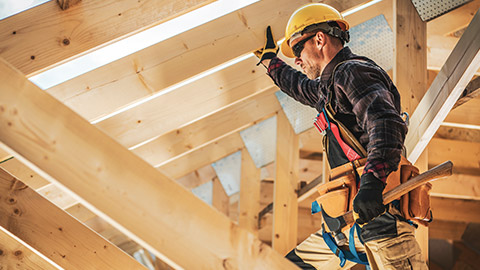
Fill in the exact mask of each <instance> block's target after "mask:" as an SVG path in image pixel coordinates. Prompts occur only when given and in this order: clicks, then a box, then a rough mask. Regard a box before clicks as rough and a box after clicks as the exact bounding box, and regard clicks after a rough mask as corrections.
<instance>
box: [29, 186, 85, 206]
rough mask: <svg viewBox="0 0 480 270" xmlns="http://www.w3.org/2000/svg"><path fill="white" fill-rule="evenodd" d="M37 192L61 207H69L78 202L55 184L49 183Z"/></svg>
mask: <svg viewBox="0 0 480 270" xmlns="http://www.w3.org/2000/svg"><path fill="white" fill-rule="evenodd" d="M36 192H37V193H38V194H40V195H42V196H43V197H45V198H46V199H47V200H49V201H50V202H52V203H53V204H55V205H56V206H57V207H59V208H60V209H67V208H69V207H71V206H73V205H75V204H77V203H78V201H77V199H75V198H74V197H72V196H71V195H70V194H68V193H67V192H65V191H64V190H62V189H61V188H59V187H58V186H56V185H54V184H48V185H46V186H43V187H41V188H39V189H37V190H36Z"/></svg>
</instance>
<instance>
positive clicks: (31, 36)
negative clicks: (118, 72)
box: [0, 0, 214, 76]
mask: <svg viewBox="0 0 480 270" xmlns="http://www.w3.org/2000/svg"><path fill="white" fill-rule="evenodd" d="M213 1H214V0H187V1H185V0H181V1H171V0H162V1H158V0H144V1H130V0H106V1H95V0H83V1H81V2H80V3H79V4H77V5H75V6H73V7H71V8H69V9H68V10H66V11H63V10H61V9H60V8H59V7H58V4H57V3H56V1H48V2H46V3H44V4H42V5H39V6H36V7H34V8H32V9H29V10H26V11H24V12H21V13H19V14H17V15H14V16H11V17H9V18H6V19H4V20H2V21H1V22H0V29H2V31H1V32H0V52H1V53H0V56H1V57H3V58H4V59H6V60H7V61H8V62H9V63H11V64H12V65H13V66H15V67H16V68H18V69H20V71H22V72H23V73H24V74H26V75H27V76H30V75H33V74H35V73H38V72H41V71H42V70H45V69H47V68H50V67H52V66H54V65H57V64H59V63H62V62H64V61H68V60H70V59H72V58H74V57H75V56H78V55H79V54H82V53H85V52H88V51H91V50H93V49H95V48H98V47H101V46H105V45H106V44H108V43H111V42H113V41H116V40H119V39H121V38H124V37H126V36H129V35H132V34H135V33H138V32H140V31H142V30H145V29H146V28H149V27H152V26H154V25H157V24H160V23H162V22H165V21H167V20H170V19H172V18H174V17H176V16H179V15H181V14H183V13H185V12H188V11H191V10H193V9H195V8H198V7H201V6H203V5H205V4H208V3H211V2H213Z"/></svg>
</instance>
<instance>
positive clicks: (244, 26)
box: [47, 0, 366, 135]
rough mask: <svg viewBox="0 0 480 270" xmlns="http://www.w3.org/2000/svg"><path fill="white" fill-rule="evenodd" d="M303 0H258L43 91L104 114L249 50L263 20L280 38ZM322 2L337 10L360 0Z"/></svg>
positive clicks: (259, 41) (260, 38)
mask: <svg viewBox="0 0 480 270" xmlns="http://www.w3.org/2000/svg"><path fill="white" fill-rule="evenodd" d="M309 2H311V1H308V0H299V1H290V0H266V1H258V2H256V3H253V4H251V5H249V6H247V7H244V8H242V9H240V10H237V11H235V12H232V13H229V14H227V15H225V16H223V17H220V18H218V19H216V20H213V21H211V22H208V23H206V24H203V25H201V26H198V27H196V28H194V29H192V30H189V31H186V32H184V33H182V34H180V35H177V36H174V37H172V38H170V39H168V40H165V41H162V42H159V43H157V44H155V45H152V46H150V47H148V48H146V49H144V50H141V51H139V52H137V53H134V54H131V55H129V56H127V57H124V58H122V59H120V60H117V61H115V62H112V63H110V64H108V65H105V66H102V67H100V68H98V69H96V70H94V71H91V72H88V73H86V74H83V75H81V76H78V77H76V78H74V79H72V80H70V81H68V82H65V83H62V84H60V85H58V86H55V87H53V88H51V89H49V90H47V91H48V92H49V93H50V94H52V95H53V96H55V97H56V98H57V99H59V100H61V101H63V102H64V103H65V104H67V105H68V106H70V107H71V108H72V109H74V110H75V111H76V112H78V113H79V114H81V115H82V116H84V117H85V118H87V119H89V120H92V119H94V118H97V117H100V116H102V115H107V114H110V113H112V112H114V111H116V110H117V109H119V108H122V107H124V106H126V105H127V104H130V103H131V102H132V101H134V100H140V99H142V98H146V97H149V96H150V95H152V94H153V92H158V91H162V90H163V89H165V88H167V87H170V86H172V85H174V84H177V83H179V82H182V81H184V80H186V79H188V78H190V77H192V76H195V75H197V74H199V73H201V72H204V71H206V70H209V69H211V68H213V67H216V66H218V65H221V64H223V63H225V62H227V61H230V60H232V59H234V58H236V57H238V56H241V55H244V54H247V53H251V52H252V51H253V50H255V49H257V48H259V47H261V46H263V44H264V39H265V38H264V36H265V27H266V25H271V26H272V30H273V32H274V35H275V37H276V38H281V37H282V36H283V35H284V33H285V32H284V29H285V25H286V23H287V21H288V18H289V16H290V14H291V13H292V12H293V11H294V10H295V9H297V8H298V7H299V6H301V5H302V4H306V3H309ZM325 2H326V3H327V4H332V5H333V6H334V7H335V8H338V10H340V11H343V10H346V9H348V8H352V7H355V6H357V5H359V4H362V3H364V2H366V0H348V1H337V0H327V1H325ZM273 6H274V7H275V10H274V11H273V10H272V7H273ZM225 25H228V27H225ZM206 33H207V34H206ZM192 63H194V64H192ZM253 67H254V66H252V68H253ZM249 69H250V68H249ZM263 72H264V71H262V74H263ZM120 92H121V93H122V94H121V95H119V94H118V93H120ZM183 101H184V100H182V102H183ZM191 109H192V108H190V110H191ZM87 115H90V116H87ZM156 135H158V134H156Z"/></svg>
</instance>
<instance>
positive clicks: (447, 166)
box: [342, 160, 453, 225]
mask: <svg viewBox="0 0 480 270" xmlns="http://www.w3.org/2000/svg"><path fill="white" fill-rule="evenodd" d="M452 173H453V163H452V162H451V161H450V160H449V161H445V162H443V163H442V164H440V165H437V166H435V167H433V168H432V169H430V170H428V171H426V172H424V173H422V174H419V175H417V176H415V177H412V178H411V179H409V180H408V181H407V182H405V183H403V184H401V185H399V186H397V187H395V188H394V189H392V190H390V191H388V192H386V193H385V194H383V204H388V203H391V202H392V201H394V200H396V199H398V198H400V197H402V195H405V194H407V193H408V192H410V191H412V190H414V189H416V188H417V187H419V186H421V185H423V184H425V183H427V182H429V181H432V180H437V179H440V178H444V177H448V176H450V175H452ZM342 217H343V219H344V220H345V223H346V225H350V224H353V223H354V222H355V219H354V217H353V211H352V210H350V211H348V212H347V213H345V214H343V216H342Z"/></svg>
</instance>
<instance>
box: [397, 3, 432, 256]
mask: <svg viewBox="0 0 480 270" xmlns="http://www.w3.org/2000/svg"><path fill="white" fill-rule="evenodd" d="M393 3H394V4H393V14H394V16H393V21H394V28H395V29H394V33H395V35H394V40H395V42H394V48H395V49H394V50H395V53H394V68H393V80H394V82H395V84H396V86H397V89H398V91H399V92H400V96H401V102H402V103H401V104H402V109H403V110H404V111H406V112H407V113H408V114H409V115H410V116H411V115H412V114H413V112H414V111H415V108H416V107H417V105H418V103H419V102H420V100H421V99H422V97H423V95H424V94H425V91H426V90H427V24H426V23H425V22H423V21H422V20H421V19H420V16H419V15H418V12H417V10H416V9H415V7H414V6H413V4H412V1H410V0H394V1H393ZM423 155H424V158H423V159H424V160H419V161H418V162H417V164H416V165H417V166H419V169H420V171H422V172H423V171H426V170H428V168H426V167H427V166H428V162H427V159H426V158H427V155H426V154H425V153H424V154H423ZM415 236H416V238H417V241H418V242H419V244H420V247H421V248H422V253H423V255H424V257H425V259H426V260H428V229H427V228H425V227H423V226H420V228H419V229H418V230H417V231H416V233H415Z"/></svg>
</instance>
